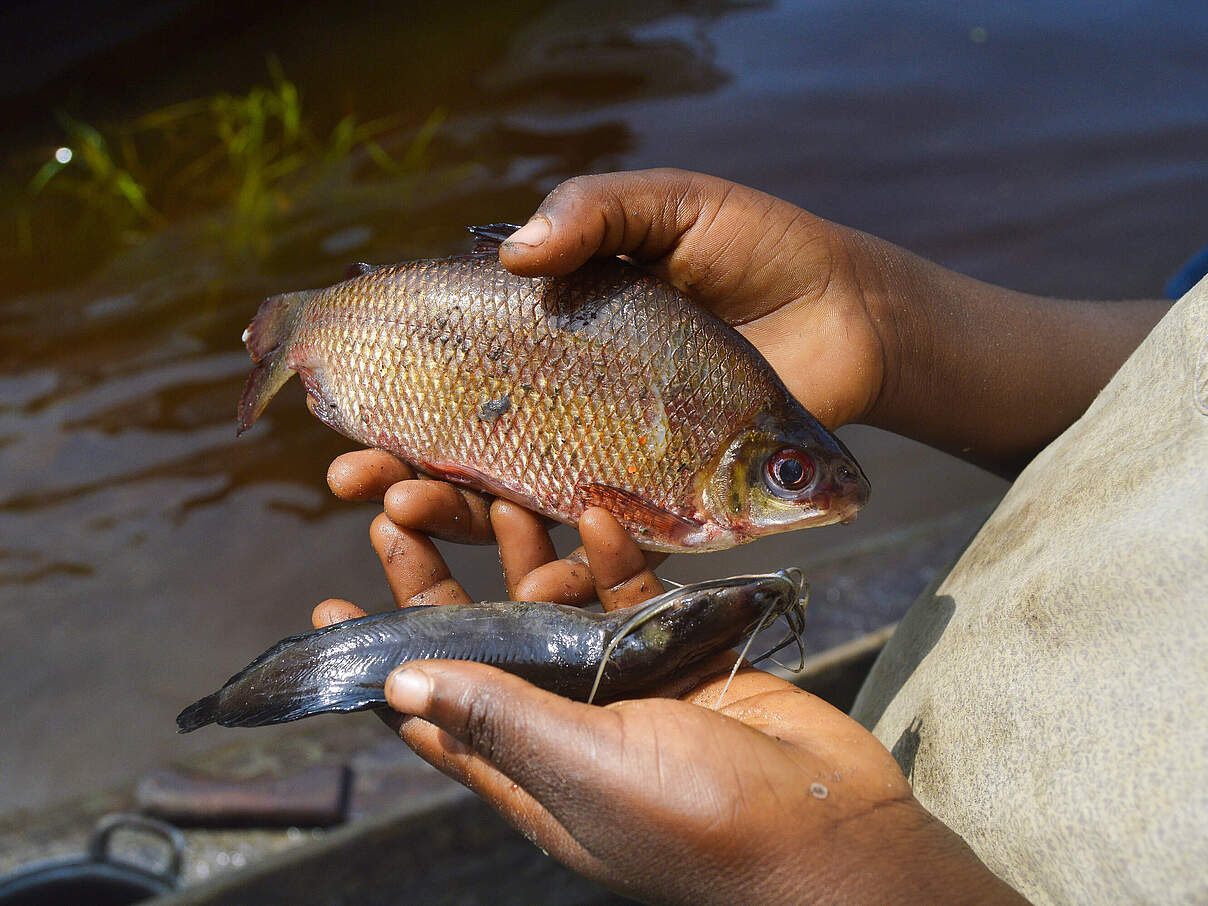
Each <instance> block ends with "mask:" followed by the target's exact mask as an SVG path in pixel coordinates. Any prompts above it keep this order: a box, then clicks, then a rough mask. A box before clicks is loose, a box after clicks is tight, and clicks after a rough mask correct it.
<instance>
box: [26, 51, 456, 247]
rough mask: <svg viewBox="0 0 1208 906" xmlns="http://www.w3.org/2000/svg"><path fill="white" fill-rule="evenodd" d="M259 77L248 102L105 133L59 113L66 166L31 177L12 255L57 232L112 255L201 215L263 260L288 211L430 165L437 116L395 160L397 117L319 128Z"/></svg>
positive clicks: (279, 86) (223, 238) (191, 106)
mask: <svg viewBox="0 0 1208 906" xmlns="http://www.w3.org/2000/svg"><path fill="white" fill-rule="evenodd" d="M268 70H269V76H270V81H269V83H268V84H264V85H257V86H255V87H253V88H252V89H251V90H250V91H248V92H247V93H246V94H241V95H232V94H218V95H214V96H212V97H208V98H199V99H196V100H191V101H185V102H183V103H179V104H174V105H172V106H169V107H165V108H163V109H160V110H155V111H153V112H151V113H148V114H146V115H144V116H142V117H140V118H138V119H137V120H134V121H133V122H130V123H126V124H122V125H118V126H114V127H111V128H108V129H98V128H96V127H94V126H92V125H90V124H88V123H84V122H81V121H79V120H77V119H74V118H72V117H70V116H67V115H66V114H60V116H59V123H60V125H61V128H62V145H63V147H66V148H68V149H70V151H71V159H70V160H69V161H68V162H66V163H61V162H60V161H59V160H58V159H56V157H55V156H54V155H53V153H52V155H51V158H50V160H48V161H46V162H45V163H43V164H41V166H40V167H38V169H37V170H36V172H34V173H33V175H32V177H30V178H28V183H27V185H26V187H25V189H24V192H23V198H22V199H21V203H20V204H19V205H18V209H19V210H18V214H17V216H16V218H15V233H16V237H15V238H16V240H17V241H16V243H15V248H16V249H17V250H18V253H19V254H21V255H24V256H36V255H38V254H40V252H41V251H42V250H43V249H45V248H48V247H53V246H58V247H60V248H61V247H62V245H63V240H64V236H63V230H64V229H66V230H70V231H71V233H72V234H73V236H72V237H70V238H71V240H72V242H73V243H74V244H75V245H76V247H77V248H79V247H81V246H83V247H86V248H97V247H108V248H112V247H114V246H117V245H121V244H128V243H131V242H137V241H138V240H139V239H140V238H142V237H145V236H146V235H148V234H149V233H151V232H152V231H155V230H158V229H161V228H162V227H164V226H166V225H168V224H171V223H173V222H177V221H180V220H182V219H185V218H188V217H192V216H196V215H204V216H209V217H211V218H212V219H213V221H214V223H213V229H212V230H210V231H209V232H210V235H211V238H212V239H213V241H215V242H219V243H221V244H222V246H223V247H224V249H225V251H226V252H228V253H230V254H232V255H235V256H240V257H245V256H250V257H263V256H265V255H267V254H268V253H269V252H270V251H271V249H272V247H273V234H274V230H275V229H276V228H277V227H278V226H279V225H280V224H281V223H283V222H284V221H286V220H288V218H289V217H290V215H291V212H292V211H294V210H296V209H297V207H298V206H299V205H300V204H305V205H313V204H315V203H316V201H321V200H322V199H324V198H330V199H333V200H335V199H337V198H338V197H339V195H340V192H341V190H342V189H346V188H347V187H348V186H349V185H350V184H351V183H352V182H353V181H355V180H356V179H357V171H358V169H361V170H363V169H364V168H365V167H370V168H373V169H375V170H377V171H380V175H381V176H382V177H398V178H402V177H407V176H413V175H417V174H418V173H420V172H422V171H423V170H424V168H425V167H426V166H427V152H428V149H429V145H430V144H431V142H432V139H433V137H434V136H435V135H436V134H437V132H438V130H439V128H440V125H441V123H442V122H443V119H444V114H443V111H441V110H436V111H434V112H433V113H432V114H431V115H430V116H429V117H428V119H427V120H426V121H425V122H424V123H422V124H420V125H419V126H418V128H415V129H414V130H413V131H411V132H410V133H409V135H410V138H409V140H408V142H407V143H406V144H405V145H404V146H403V148H402V151H401V153H398V156H397V157H396V156H392V155H391V154H390V153H388V152H387V151H386V149H385V148H384V147H383V146H382V144H380V143H379V141H378V139H379V138H380V137H381V136H383V135H384V134H385V133H388V132H391V131H399V130H401V129H402V128H403V127H404V126H405V124H404V123H402V122H401V121H400V119H399V118H398V117H393V116H391V117H385V118H380V119H375V120H370V121H367V122H361V121H359V120H358V118H357V117H355V116H354V115H348V116H345V117H344V118H343V119H341V120H339V121H338V122H336V123H335V124H334V125H332V126H331V127H330V128H327V129H319V128H317V127H316V126H315V125H314V124H313V123H311V122H310V120H309V118H308V117H307V115H306V112H305V109H304V106H303V100H302V97H301V95H300V93H299V91H298V88H297V86H296V85H295V84H294V83H293V82H292V81H290V80H289V79H288V78H286V76H285V74H284V73H283V72H282V70H281V67H280V65H279V64H278V63H277V62H276V61H275V60H269V61H268ZM52 234H53V235H52Z"/></svg>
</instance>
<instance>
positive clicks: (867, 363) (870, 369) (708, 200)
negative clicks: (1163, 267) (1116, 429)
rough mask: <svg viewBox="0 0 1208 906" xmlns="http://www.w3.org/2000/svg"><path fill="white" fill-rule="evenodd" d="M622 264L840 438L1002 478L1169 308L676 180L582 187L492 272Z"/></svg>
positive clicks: (653, 175)
mask: <svg viewBox="0 0 1208 906" xmlns="http://www.w3.org/2000/svg"><path fill="white" fill-rule="evenodd" d="M593 255H627V256H629V257H630V258H632V259H633V260H634V261H636V262H637V263H639V264H642V265H643V266H645V267H647V268H649V269H650V270H651V271H653V272H654V273H656V274H658V275H659V276H661V277H663V278H664V279H666V280H668V281H669V282H671V283H672V284H674V285H675V286H677V287H679V288H680V289H681V290H683V291H685V292H686V293H688V294H689V295H691V296H692V297H693V298H694V299H696V301H697V302H698V303H700V304H701V305H703V306H705V307H706V308H709V309H710V310H712V311H713V312H714V313H715V314H717V315H718V316H719V317H721V318H722V319H723V320H725V321H728V322H729V323H731V324H733V325H735V327H736V328H737V329H738V330H739V331H740V332H741V333H742V334H744V335H745V336H746V338H747V339H748V340H750V341H751V342H752V343H753V344H754V346H755V347H756V348H757V349H758V350H759V351H760V352H761V353H763V355H764V357H765V358H767V360H768V361H769V362H770V363H771V365H772V367H773V368H774V369H775V370H776V372H777V374H779V375H780V378H781V380H783V381H784V382H785V385H786V386H787V387H788V388H789V391H790V392H791V393H792V394H793V395H794V396H796V397H797V399H798V400H799V401H800V402H801V403H802V404H803V405H804V406H805V407H806V408H807V409H809V410H810V411H811V412H812V413H813V414H814V416H815V417H816V418H818V420H819V421H821V422H822V423H823V424H824V425H826V426H827V427H828V428H831V429H834V428H837V427H839V426H841V425H844V424H847V423H849V422H865V423H867V424H871V425H876V426H877V427H881V428H885V429H888V430H890V431H895V432H897V433H899V434H903V435H905V436H907V437H913V438H915V439H916V440H921V441H923V442H924V443H928V444H931V445H932V446H935V447H938V448H940V449H942V450H947V451H948V452H950V453H953V454H954V455H957V456H960V457H961V458H964V459H968V460H970V461H972V462H976V463H978V464H980V465H983V466H986V467H987V468H990V469H993V470H995V471H998V472H1000V473H1003V474H1005V475H1012V474H1014V473H1015V472H1016V471H1018V469H1019V468H1020V467H1021V466H1022V465H1023V464H1024V463H1026V462H1027V460H1029V459H1030V458H1031V457H1032V456H1033V455H1034V454H1035V453H1036V452H1037V451H1038V450H1039V449H1040V448H1041V447H1043V446H1044V445H1045V444H1047V443H1048V442H1049V441H1050V440H1052V439H1053V438H1054V437H1055V436H1056V435H1057V434H1059V433H1060V432H1061V431H1063V430H1064V429H1065V428H1066V427H1068V426H1069V424H1070V423H1071V422H1072V421H1073V420H1074V419H1075V418H1077V417H1078V416H1079V415H1080V414H1081V413H1082V412H1083V411H1084V410H1085V409H1086V407H1087V405H1089V403H1090V401H1091V400H1092V399H1094V397H1095V394H1097V393H1098V392H1099V390H1100V389H1102V387H1103V386H1104V384H1106V382H1107V380H1108V379H1109V378H1110V377H1111V375H1112V374H1113V373H1114V372H1115V371H1116V369H1117V368H1118V367H1119V366H1120V364H1121V363H1122V362H1123V361H1124V359H1125V358H1126V357H1127V356H1128V355H1129V354H1130V353H1131V352H1132V350H1133V349H1135V348H1136V346H1137V344H1138V343H1139V342H1140V340H1141V339H1142V338H1143V337H1144V336H1145V334H1146V333H1148V332H1149V330H1150V329H1151V328H1152V326H1153V325H1154V324H1155V323H1156V322H1157V320H1158V319H1159V318H1160V317H1161V316H1162V315H1163V314H1164V313H1165V311H1166V310H1167V308H1168V307H1169V303H1165V302H1162V301H1140V302H1112V303H1106V304H1105V303H1098V302H1086V301H1080V300H1077V301H1071V300H1059V299H1046V298H1040V297H1036V296H1031V295H1028V294H1025V293H1019V292H1014V291H1011V290H1007V289H1003V288H1001V287H996V286H991V285H989V284H986V283H982V282H980V281H978V280H974V279H972V278H970V277H966V276H963V275H961V274H958V273H955V272H953V271H950V270H947V269H946V268H943V267H940V266H939V265H937V264H934V263H933V262H930V261H927V260H925V259H923V258H920V257H919V256H917V255H914V254H911V253H910V252H908V251H906V250H904V249H901V248H899V247H897V246H895V245H893V244H892V243H889V242H886V241H884V240H882V239H878V238H876V237H874V236H870V235H868V234H866V233H862V232H860V231H858V230H853V229H850V228H848V227H844V226H840V225H838V224H835V223H831V222H828V221H826V220H824V219H822V218H820V217H817V216H815V215H813V214H810V213H808V212H806V211H804V210H802V209H801V208H798V207H797V206H795V205H792V204H790V203H788V202H786V201H782V200H780V199H777V198H774V197H772V196H770V195H766V194H764V193H762V192H758V191H756V190H754V189H750V188H747V187H745V186H740V185H736V184H735V183H732V182H728V181H726V180H723V179H718V178H716V177H712V176H705V175H703V174H699V173H688V172H685V171H683V170H671V169H659V170H640V171H634V172H627V173H607V174H601V175H595V176H580V177H576V178H574V179H570V180H567V181H566V182H564V183H562V184H561V185H559V186H558V187H557V188H555V189H554V190H553V191H552V192H551V193H550V194H549V196H548V197H547V198H546V199H545V201H543V202H542V203H541V205H540V207H538V209H537V211H536V213H535V214H534V215H533V217H532V218H530V220H529V222H528V223H527V224H526V225H525V227H524V228H523V229H521V230H520V231H519V232H517V233H515V234H513V236H512V237H511V238H509V239H508V240H507V241H505V242H504V243H503V245H502V246H501V247H500V250H499V258H500V261H501V262H502V263H503V265H504V266H505V267H507V268H508V269H509V270H511V271H512V272H513V273H516V274H521V275H525V276H543V275H559V274H565V273H568V272H570V271H572V270H574V269H575V268H577V267H578V266H580V265H581V264H583V262H585V261H586V260H587V259H588V258H590V257H592V256H593Z"/></svg>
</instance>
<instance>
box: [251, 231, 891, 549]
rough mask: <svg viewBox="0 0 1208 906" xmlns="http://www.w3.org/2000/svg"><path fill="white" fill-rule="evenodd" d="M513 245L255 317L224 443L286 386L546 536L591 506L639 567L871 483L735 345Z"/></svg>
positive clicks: (620, 281)
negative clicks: (643, 551)
mask: <svg viewBox="0 0 1208 906" xmlns="http://www.w3.org/2000/svg"><path fill="white" fill-rule="evenodd" d="M514 229H516V227H514V226H511V225H508V224H493V225H491V226H489V227H472V228H471V231H472V232H474V233H475V235H477V236H478V238H479V246H478V248H477V249H476V251H475V252H474V253H472V254H468V255H461V256H457V257H453V258H440V259H431V260H424V261H412V262H407V263H403V264H394V265H388V266H384V267H370V266H369V265H356V266H354V270H353V273H352V276H351V277H350V278H349V279H347V280H345V281H344V282H342V283H338V284H336V285H335V286H331V287H328V288H326V289H315V290H303V291H300V292H292V293H285V294H284V295H279V296H273V297H271V298H269V299H268V300H266V301H265V302H264V304H263V305H261V307H260V310H259V312H258V313H257V314H256V317H255V319H254V320H253V321H252V323H251V325H250V326H249V327H248V329H247V331H246V332H245V333H244V342H245V343H246V345H247V348H248V352H249V353H250V354H251V356H252V360H253V361H254V362H255V363H256V367H255V368H254V369H253V371H252V373H251V376H250V377H249V378H248V381H247V385H246V387H245V388H244V391H243V397H242V399H241V400H240V402H239V431H240V432H243V431H245V430H246V429H247V428H249V427H251V425H252V423H253V422H255V421H256V419H257V417H258V416H259V415H260V413H261V412H262V411H263V410H264V407H265V406H266V405H267V404H268V401H269V400H270V399H271V398H272V397H273V395H274V394H275V393H276V392H277V391H278V390H279V389H280V388H281V386H282V384H284V383H285V382H286V381H287V380H288V379H289V378H290V376H291V375H293V374H298V375H299V376H300V377H301V379H302V383H303V384H304V385H305V387H306V392H307V394H308V404H309V406H310V408H311V411H312V412H314V414H315V415H316V416H317V417H318V418H319V419H320V420H321V421H322V422H324V423H325V424H327V425H328V426H330V427H331V428H334V429H335V430H336V431H339V432H340V433H341V434H344V435H346V436H347V437H350V438H352V439H353V440H355V441H357V442H359V443H361V444H364V445H366V446H370V447H378V448H381V449H383V450H389V451H390V452H392V453H394V454H395V455H397V456H399V457H400V458H401V459H403V460H405V461H406V462H408V463H411V464H412V465H414V466H416V467H417V468H418V469H420V470H422V471H424V472H426V473H428V474H430V475H433V476H435V477H438V478H442V479H445V480H448V481H452V482H456V483H459V484H462V485H466V486H469V487H471V488H475V489H477V490H479V491H483V492H486V493H489V494H494V495H497V496H500V497H505V498H507V499H509V500H513V501H516V502H517V503H520V504H522V505H523V506H526V507H529V508H530V509H533V510H535V511H537V512H539V513H543V514H544V515H546V516H549V517H552V518H554V519H557V520H559V521H561V522H566V523H570V524H574V523H575V522H577V520H578V518H579V516H580V515H581V514H582V513H583V511H584V510H585V509H587V508H588V507H592V506H602V507H604V508H605V509H607V510H609V511H610V512H611V513H612V514H613V515H614V516H615V517H616V518H617V519H618V520H619V521H620V522H621V524H622V525H624V526H625V528H626V530H628V531H629V533H630V534H631V535H633V536H634V538H636V539H637V541H638V543H639V544H640V545H641V546H642V547H644V548H647V549H650V550H661V551H708V550H720V549H723V548H728V547H732V546H734V545H736V544H741V543H743V542H746V541H750V540H752V539H754V538H757V537H760V536H762V535H767V534H771V533H774V532H782V531H787V530H790V529H796V528H802V527H805V526H812V525H826V524H829V523H833V522H840V521H847V520H849V519H851V518H852V517H854V515H855V513H856V511H857V510H858V509H859V508H860V507H861V506H862V505H863V504H864V502H865V501H866V500H867V499H868V493H869V485H868V479H867V478H865V477H864V474H863V472H862V471H861V470H860V467H859V465H857V463H856V461H855V460H854V459H853V458H852V456H851V454H850V453H849V452H848V451H847V449H846V448H845V447H844V446H843V444H842V443H841V442H840V441H839V440H838V439H837V438H835V437H834V436H833V435H832V434H831V433H830V432H829V431H827V430H826V429H825V428H824V427H823V426H822V425H821V424H819V423H818V421H817V420H816V419H814V417H813V416H811V415H810V414H809V413H808V412H807V411H806V410H805V409H804V408H803V407H802V406H801V405H800V404H799V403H798V402H797V401H796V400H795V399H793V397H792V396H791V395H790V394H789V392H788V390H787V389H786V388H785V386H784V384H783V383H782V382H781V381H780V379H779V378H778V377H777V376H776V374H775V372H774V371H773V370H772V368H771V366H770V365H768V363H767V361H766V360H764V358H763V357H762V356H761V355H760V354H759V353H758V351H756V349H755V347H753V346H752V345H751V344H750V343H749V342H747V340H746V339H744V338H743V337H742V336H741V335H740V334H739V333H738V332H737V331H735V330H734V329H733V328H732V327H730V326H728V325H726V324H724V323H722V322H721V321H719V320H718V319H717V318H715V317H713V316H712V315H711V314H709V313H708V312H706V311H704V310H703V309H701V308H700V307H699V306H697V305H695V304H693V303H692V301H691V300H690V299H689V298H688V297H687V296H686V295H684V294H683V293H681V292H680V291H679V290H677V289H675V288H674V287H672V286H670V285H668V284H667V283H664V282H663V281H661V280H658V279H657V278H655V277H654V276H652V275H650V274H649V273H647V272H645V271H643V270H641V269H640V268H638V267H635V266H634V265H631V264H628V263H626V262H624V261H622V260H620V259H618V258H607V259H596V260H593V261H590V262H588V263H587V264H586V265H584V266H583V267H582V268H580V269H579V270H577V271H575V272H574V273H572V274H570V275H568V276H565V277H557V278H553V277H539V278H529V277H518V276H516V275H514V274H511V273H509V272H508V271H507V270H506V269H504V267H503V265H501V264H500V263H499V256H498V244H499V242H500V241H501V240H502V239H503V238H506V236H508V235H509V234H510V233H511V232H512V231H513V230H514Z"/></svg>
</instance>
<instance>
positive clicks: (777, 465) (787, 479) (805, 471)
mask: <svg viewBox="0 0 1208 906" xmlns="http://www.w3.org/2000/svg"><path fill="white" fill-rule="evenodd" d="M816 471H817V469H816V467H815V466H814V458H813V457H812V456H810V455H809V454H808V453H806V452H805V451H804V450H800V449H798V448H797V447H783V448H782V449H780V450H777V451H776V452H775V453H773V454H772V456H771V457H770V458H769V459H768V464H767V476H768V482H769V483H770V484H771V486H772V490H774V491H787V492H790V493H793V492H796V491H800V490H801V489H802V488H804V487H806V486H807V485H808V484H809V483H810V482H811V481H813V480H814V473H815V472H816Z"/></svg>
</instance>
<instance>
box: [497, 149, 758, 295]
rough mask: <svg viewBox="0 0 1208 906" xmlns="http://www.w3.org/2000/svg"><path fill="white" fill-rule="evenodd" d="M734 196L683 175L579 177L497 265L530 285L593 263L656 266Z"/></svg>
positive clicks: (720, 183) (517, 236) (722, 186)
mask: <svg viewBox="0 0 1208 906" xmlns="http://www.w3.org/2000/svg"><path fill="white" fill-rule="evenodd" d="M733 188H737V187H733V186H732V184H730V183H727V182H726V181H725V180H721V179H717V178H716V177H712V176H705V175H703V174H700V173H689V172H687V171H685V170H672V169H659V170H635V171H630V172H627V173H608V174H604V175H596V176H577V177H575V178H574V179H568V180H566V182H563V183H562V184H560V185H559V186H557V187H556V188H555V189H554V190H553V191H552V192H550V193H549V195H547V196H546V198H545V200H544V201H543V202H541V205H540V207H538V208H537V211H536V213H535V214H534V215H533V216H532V217H531V218H530V219H529V222H528V223H527V224H525V226H524V227H522V228H521V229H520V230H518V231H517V232H515V233H513V234H512V235H511V236H510V237H509V238H508V239H507V240H506V241H505V242H504V243H503V245H502V246H501V247H500V250H499V259H500V261H502V262H503V265H504V267H506V268H507V269H508V270H510V271H512V272H513V273H515V274H520V275H522V276H526V277H536V276H561V275H563V274H568V273H570V272H571V271H573V270H575V269H576V268H578V267H580V266H581V265H583V264H584V263H585V262H586V261H587V260H588V259H589V258H592V257H594V256H605V255H630V256H632V257H634V258H636V259H637V260H639V261H653V260H656V259H659V258H662V257H664V256H665V255H667V254H668V253H669V252H672V251H674V250H675V248H676V247H677V246H678V245H679V241H680V239H681V238H682V237H683V235H684V234H685V233H686V232H688V230H690V229H691V228H692V227H693V226H695V225H696V224H697V222H698V221H700V220H702V219H706V220H711V219H712V218H713V217H714V216H715V215H716V212H717V209H718V208H720V207H721V205H722V203H723V202H724V201H725V199H726V197H727V195H728V194H729V192H730V191H731V190H732V189H733ZM747 191H749V190H747Z"/></svg>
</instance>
